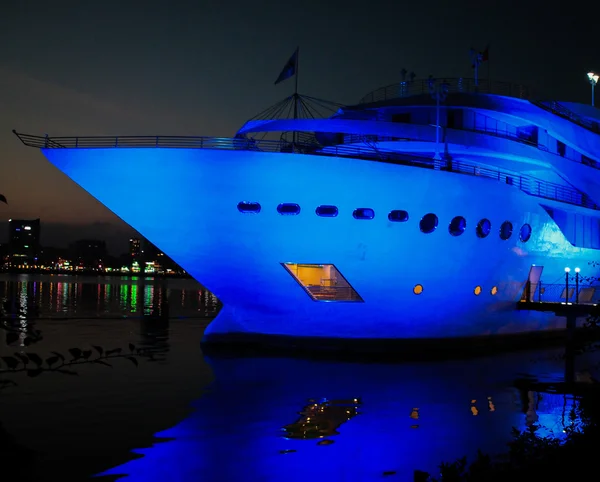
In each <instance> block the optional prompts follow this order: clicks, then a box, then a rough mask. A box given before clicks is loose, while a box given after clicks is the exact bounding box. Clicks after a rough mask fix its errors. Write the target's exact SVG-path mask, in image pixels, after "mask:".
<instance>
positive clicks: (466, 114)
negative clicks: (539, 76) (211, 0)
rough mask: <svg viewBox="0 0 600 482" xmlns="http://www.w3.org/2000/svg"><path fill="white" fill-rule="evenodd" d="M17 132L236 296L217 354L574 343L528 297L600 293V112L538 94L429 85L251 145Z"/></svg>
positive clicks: (453, 82) (217, 327)
mask: <svg viewBox="0 0 600 482" xmlns="http://www.w3.org/2000/svg"><path fill="white" fill-rule="evenodd" d="M288 101H289V102H292V103H293V105H294V111H296V112H297V110H298V109H299V110H305V111H307V112H308V111H310V109H308V105H309V104H310V103H311V102H312V103H313V105H316V104H320V105H323V102H320V101H318V100H317V99H314V98H312V97H310V98H309V97H307V96H300V95H298V94H294V95H292V96H290V97H289V98H288ZM332 105H333V104H331V105H330V106H329V107H331V106H332ZM280 107H281V106H280ZM276 110H279V111H281V110H282V108H279V109H271V110H270V112H271V113H273V112H274V111H276ZM283 110H284V109H283ZM15 134H16V135H17V136H18V137H19V139H20V140H21V141H22V142H23V143H24V144H25V145H27V146H32V147H36V148H40V149H41V151H42V153H43V154H44V156H45V157H46V158H47V159H48V161H50V162H51V163H52V164H53V165H54V166H56V168H58V169H59V170H60V171H62V172H63V173H64V174H65V175H66V176H68V177H69V178H70V179H72V180H73V181H74V182H76V183H77V184H79V185H80V186H81V187H82V188H83V189H85V190H86V191H87V192H88V193H90V194H91V195H92V196H93V197H95V198H96V199H97V200H99V201H100V202H101V203H102V204H104V205H105V206H106V207H107V208H108V209H110V210H111V211H112V212H114V213H115V214H116V215H117V216H119V217H120V218H121V219H122V220H124V221H125V222H126V223H128V224H129V225H131V226H132V227H133V228H135V229H136V230H137V231H139V232H140V233H141V234H142V235H143V236H145V237H146V238H148V239H149V240H150V241H151V242H152V243H154V244H155V245H156V246H158V247H159V248H160V249H161V250H163V251H164V252H165V253H167V254H168V255H169V256H170V257H171V258H172V259H173V260H175V261H176V262H177V263H178V264H179V265H181V266H182V267H183V268H184V269H185V270H186V271H187V272H188V273H190V274H191V275H192V276H193V277H194V278H195V279H196V280H197V281H198V282H200V283H201V284H202V285H203V286H204V287H206V289H208V290H210V291H211V292H212V293H214V294H215V295H216V296H217V297H218V298H219V300H220V301H221V302H222V303H223V308H222V309H221V311H220V313H219V314H218V316H217V317H216V318H215V319H214V321H212V322H211V323H210V324H209V326H208V327H207V329H206V331H205V334H204V338H203V343H204V344H205V345H206V346H210V347H218V346H237V345H238V344H241V345H244V344H246V345H255V344H258V345H264V346H279V347H284V348H286V349H287V347H289V348H290V349H291V348H293V347H296V348H298V347H309V348H311V349H319V348H322V349H345V348H348V349H351V350H361V349H365V350H366V349H371V348H373V349H381V347H384V348H385V347H388V348H390V349H393V350H401V349H402V348H400V346H416V345H415V343H416V344H419V343H420V342H430V341H444V342H446V343H450V344H451V345H452V344H453V343H458V342H459V341H466V342H467V343H471V342H473V341H477V340H479V341H484V340H492V339H496V338H498V337H506V336H508V337H511V336H512V335H536V334H543V333H557V332H558V331H561V330H562V329H564V327H565V320H564V318H560V317H556V316H555V315H553V314H552V313H543V312H535V311H531V312H530V311H524V310H519V309H518V304H519V302H520V301H522V300H527V299H529V300H538V299H548V297H550V293H551V291H552V290H551V289H550V288H552V287H554V288H557V287H558V288H557V290H556V292H555V294H554V295H552V296H554V298H555V299H553V301H564V302H575V298H576V297H577V301H578V302H582V303H583V302H589V303H591V302H595V299H596V293H595V291H596V290H595V287H594V286H593V284H590V282H589V280H590V279H593V278H595V277H596V276H597V275H598V272H599V271H600V268H598V267H597V266H598V263H597V262H598V261H600V114H599V111H598V110H597V109H595V108H594V107H592V106H589V105H582V104H576V103H569V102H556V101H543V100H539V99H536V98H535V96H533V95H532V93H531V92H530V91H529V90H528V89H527V88H525V87H523V86H518V85H513V84H508V83H502V82H491V81H487V80H485V79H483V80H479V81H477V80H474V79H466V78H460V79H431V78H430V79H424V80H411V81H406V82H400V83H398V84H395V85H391V86H387V87H383V88H380V89H377V90H375V91H373V92H371V93H369V94H367V95H366V96H364V97H363V98H362V99H361V100H360V101H359V102H358V103H356V104H355V105H336V106H335V108H334V109H333V110H332V111H331V113H330V114H328V115H326V116H323V117H320V118H319V117H318V116H312V115H304V116H299V115H294V116H293V117H291V116H285V115H279V116H277V115H270V116H264V115H263V116H259V117H258V118H255V119H253V120H251V121H248V122H247V123H246V124H244V125H243V126H242V127H241V129H240V130H239V131H238V132H237V133H236V134H235V136H234V137H232V138H209V137H172V136H147V137H120V136H114V137H49V136H35V135H29V134H24V133H20V132H16V131H15ZM132 182H134V183H135V184H136V185H143V186H152V187H153V189H152V191H149V192H148V193H147V194H146V195H139V194H138V193H137V191H136V194H132V191H131V185H132ZM565 283H566V284H567V286H566V287H565ZM569 283H571V284H570V287H569ZM575 283H577V292H576V293H573V288H575ZM580 297H581V299H579V298H580ZM578 321H579V322H582V320H581V319H580V320H578ZM367 347H370V348H367Z"/></svg>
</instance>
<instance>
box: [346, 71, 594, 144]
mask: <svg viewBox="0 0 600 482" xmlns="http://www.w3.org/2000/svg"><path fill="white" fill-rule="evenodd" d="M435 80H436V81H437V82H445V83H446V84H447V85H448V93H466V94H494V95H504V96H507V97H516V98H519V99H527V100H530V101H531V103H532V104H534V105H536V106H538V107H541V108H542V109H545V110H547V111H549V112H551V113H552V114H554V115H557V116H559V117H562V118H564V119H567V120H570V121H571V122H573V123H574V124H577V125H578V126H580V127H583V128H584V129H587V130H589V131H590V132H594V133H596V134H600V122H597V121H594V120H591V119H588V118H586V117H583V116H581V115H579V114H577V113H575V112H573V111H572V110H570V109H569V108H567V107H566V106H564V105H562V104H560V103H559V102H556V101H540V100H537V99H535V98H534V97H533V93H532V90H531V89H530V88H529V87H527V86H524V85H520V84H512V83H510V82H498V81H492V80H488V79H480V80H478V81H477V83H475V79H465V78H458V79H456V78H454V79H435ZM429 93H430V91H429V80H428V79H421V80H413V81H406V82H398V83H395V84H391V85H386V86H385V87H380V88H378V89H375V90H374V91H372V92H369V93H368V94H367V95H365V96H364V97H363V98H362V99H360V100H359V101H358V105H360V104H370V103H374V102H384V101H386V100H392V99H401V98H404V97H412V96H415V95H425V94H427V95H429ZM432 102H433V100H432Z"/></svg>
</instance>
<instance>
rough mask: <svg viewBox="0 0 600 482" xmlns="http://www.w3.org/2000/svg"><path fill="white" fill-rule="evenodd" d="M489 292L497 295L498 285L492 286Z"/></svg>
mask: <svg viewBox="0 0 600 482" xmlns="http://www.w3.org/2000/svg"><path fill="white" fill-rule="evenodd" d="M490 293H491V294H492V296H494V295H497V294H498V287H497V286H494V287H493V288H492V289H491V290H490Z"/></svg>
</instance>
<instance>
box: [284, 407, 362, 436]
mask: <svg viewBox="0 0 600 482" xmlns="http://www.w3.org/2000/svg"><path fill="white" fill-rule="evenodd" d="M360 403H361V402H360V400H359V399H358V398H353V399H350V400H322V401H321V402H317V401H315V400H309V401H308V405H306V406H305V407H304V410H303V411H302V412H300V415H302V416H301V417H300V418H299V419H298V420H296V422H294V423H291V424H289V425H286V426H285V427H283V430H284V431H285V436H286V437H287V438H295V439H321V438H323V437H328V436H330V435H337V434H338V433H339V432H337V431H336V429H337V428H338V427H339V426H340V425H341V424H343V423H344V422H347V421H348V420H350V419H351V418H352V417H356V415H358V407H359V406H360ZM330 443H332V441H330Z"/></svg>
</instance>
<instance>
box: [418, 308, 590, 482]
mask: <svg viewBox="0 0 600 482" xmlns="http://www.w3.org/2000/svg"><path fill="white" fill-rule="evenodd" d="M599 332H600V317H597V316H590V317H588V319H587V321H586V323H585V327H584V333H585V334H586V335H589V336H585V337H583V338H582V339H579V340H578V341H576V342H573V343H571V344H568V345H567V346H566V349H565V361H567V359H568V358H569V356H573V354H577V353H583V352H590V351H597V350H598V349H600V346H599V345H598V344H597V343H596V342H595V340H597V339H598V335H599ZM569 353H570V355H569ZM566 366H568V365H566ZM565 375H567V374H566V373H565ZM566 378H567V377H566ZM515 386H517V387H518V388H519V389H521V390H531V391H535V392H538V393H539V392H548V393H564V394H565V395H567V394H568V395H571V396H572V397H573V398H574V399H575V404H574V408H572V409H571V410H570V412H569V423H568V424H566V426H565V427H564V437H560V438H559V437H557V436H556V434H552V435H549V436H542V435H540V428H542V427H541V426H540V425H539V424H537V423H536V424H533V425H531V426H530V427H528V429H526V430H524V431H519V430H517V429H516V428H513V435H514V438H513V440H512V441H511V442H510V443H509V444H508V452H507V453H505V454H501V455H497V456H490V455H489V454H484V453H482V452H481V451H479V452H478V454H477V457H476V458H475V460H473V461H472V462H469V461H468V460H467V457H463V458H461V459H459V460H456V461H454V462H451V463H448V462H444V463H442V464H441V465H440V467H439V469H440V470H439V474H437V475H436V476H434V475H432V474H429V473H426V472H422V471H418V470H417V471H415V473H414V481H415V482H484V481H485V482H500V481H502V482H506V481H510V480H562V479H566V480H578V481H579V480H581V481H586V480H596V479H597V476H596V475H592V474H595V472H596V471H597V461H596V458H595V457H596V456H597V455H596V454H597V447H598V446H600V383H599V382H598V381H597V380H594V379H588V380H586V381H585V382H568V381H565V382H564V383H540V382H536V381H533V380H517V381H516V382H515Z"/></svg>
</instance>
